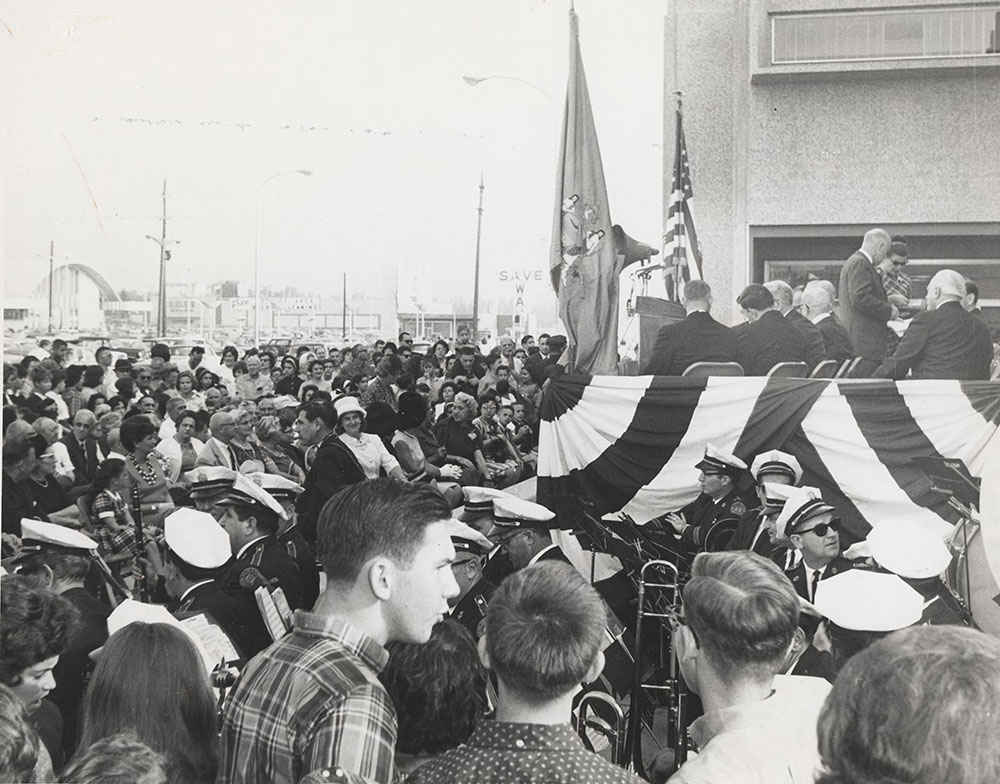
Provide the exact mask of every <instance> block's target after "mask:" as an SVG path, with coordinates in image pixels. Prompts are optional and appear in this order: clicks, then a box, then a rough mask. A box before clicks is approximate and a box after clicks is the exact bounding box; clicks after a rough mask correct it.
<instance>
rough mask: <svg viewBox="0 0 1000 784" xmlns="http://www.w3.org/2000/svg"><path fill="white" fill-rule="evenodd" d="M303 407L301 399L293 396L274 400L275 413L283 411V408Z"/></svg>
mask: <svg viewBox="0 0 1000 784" xmlns="http://www.w3.org/2000/svg"><path fill="white" fill-rule="evenodd" d="M301 405H302V403H301V402H300V401H299V399H298V398H295V397H292V396H291V395H279V396H278V397H276V398H275V399H274V410H275V411H281V410H282V409H283V408H298V407H299V406H301Z"/></svg>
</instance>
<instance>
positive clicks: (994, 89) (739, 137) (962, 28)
mask: <svg viewBox="0 0 1000 784" xmlns="http://www.w3.org/2000/svg"><path fill="white" fill-rule="evenodd" d="M998 28H1000V3H986V2H958V1H949V0H944V1H943V2H942V0H906V2H905V3H904V2H896V1H895V0H683V2H676V3H673V4H672V7H671V8H670V10H669V12H668V15H667V17H666V20H665V57H664V70H665V79H664V91H665V101H664V107H665V111H664V141H665V144H664V149H665V151H666V154H665V156H664V168H665V171H664V189H665V194H664V203H666V202H667V200H668V197H669V190H670V188H671V175H672V167H673V149H674V132H675V112H674V108H675V106H676V101H675V96H674V93H675V91H680V92H681V93H682V96H683V109H684V131H685V136H686V141H687V149H688V155H689V160H690V165H691V170H692V182H693V187H694V195H695V221H696V225H697V229H698V235H699V240H700V245H701V249H702V253H703V267H704V274H705V277H706V279H707V280H708V282H709V283H711V284H712V286H713V288H714V289H715V291H716V297H715V300H716V303H717V305H716V310H717V312H718V315H719V316H720V317H721V318H722V319H724V320H726V321H728V322H729V323H735V322H736V321H738V320H739V317H738V312H737V308H736V305H735V297H736V295H737V294H738V293H739V292H740V290H741V289H742V288H743V286H745V285H746V284H747V283H748V282H763V281H767V280H773V279H778V278H780V279H784V280H787V281H788V282H789V283H791V284H792V285H793V286H794V285H797V284H801V283H805V282H806V280H807V279H808V278H809V277H821V278H827V279H831V280H833V281H834V282H836V280H837V275H838V273H839V269H840V267H841V265H842V264H843V261H844V260H845V259H846V258H847V257H848V255H850V253H851V252H852V251H853V250H855V249H856V248H857V247H858V246H859V244H860V240H861V236H862V234H863V233H864V232H865V231H866V230H867V229H869V228H872V227H874V226H881V227H883V228H885V229H887V230H888V231H889V232H890V233H892V234H902V235H905V236H906V237H907V238H908V240H909V248H910V265H909V266H908V267H907V274H909V275H910V276H911V278H913V282H914V292H913V296H915V297H920V296H923V294H924V291H925V287H926V282H927V280H928V279H929V277H930V275H931V274H933V272H934V271H935V270H937V269H940V268H942V267H952V268H955V269H957V270H959V271H960V272H962V273H963V274H965V275H966V276H967V277H969V278H971V279H973V280H975V281H976V282H977V283H978V285H979V287H980V293H981V297H982V300H983V303H982V304H983V305H984V308H983V309H984V312H985V313H986V314H987V316H988V318H989V319H990V320H991V322H992V323H993V324H994V325H997V324H1000V53H998V51H1000V49H998V43H1000V29H998Z"/></svg>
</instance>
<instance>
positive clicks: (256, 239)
mask: <svg viewBox="0 0 1000 784" xmlns="http://www.w3.org/2000/svg"><path fill="white" fill-rule="evenodd" d="M284 174H301V175H302V176H303V177H310V176H312V171H310V170H309V169H288V170H287V171H280V172H278V173H277V174H272V175H271V176H270V177H268V178H267V179H266V180H264V181H263V182H262V183H261V184H260V185H258V186H257V192H256V194H255V195H254V218H253V308H254V312H253V343H254V346H256V347H259V346H260V256H259V255H258V250H259V247H260V189H261V188H263V187H264V186H265V185H267V184H268V183H269V182H270V181H271V180H273V179H275V178H276V177H281V176H282V175H284Z"/></svg>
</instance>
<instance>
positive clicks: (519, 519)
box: [490, 496, 556, 535]
mask: <svg viewBox="0 0 1000 784" xmlns="http://www.w3.org/2000/svg"><path fill="white" fill-rule="evenodd" d="M555 516H556V515H555V512H553V511H552V510H550V509H547V508H545V507H544V506H542V505H541V504H536V503H534V502H532V501H525V500H524V499H521V498H515V497H514V496H509V497H507V498H494V499H493V525H494V529H493V530H492V531H490V535H492V534H495V533H498V532H500V531H504V530H506V531H510V530H511V529H514V528H548V527H549V525H548V523H549V522H550V521H551V520H552V519H553V518H554V517H555Z"/></svg>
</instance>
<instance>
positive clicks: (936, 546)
mask: <svg viewBox="0 0 1000 784" xmlns="http://www.w3.org/2000/svg"><path fill="white" fill-rule="evenodd" d="M866 539H867V542H868V548H869V550H870V551H871V555H872V558H874V559H875V560H876V561H878V563H879V565H880V566H882V567H883V568H885V569H888V570H889V571H890V572H892V573H893V574H898V575H899V576H900V577H909V578H911V579H924V578H927V577H937V576H938V575H939V574H941V572H943V571H944V570H945V569H947V568H948V565H949V564H950V563H951V552H949V550H948V548H947V547H946V546H945V543H944V542H943V541H942V540H941V539H940V537H938V536H937V535H935V534H934V533H932V532H931V531H929V530H927V529H926V528H924V527H922V526H921V525H919V524H918V523H913V522H910V521H908V520H892V521H888V520H887V521H886V522H884V523H879V524H878V525H877V526H875V527H874V528H873V529H872V530H871V531H870V532H869V534H868V536H867V537H866Z"/></svg>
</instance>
